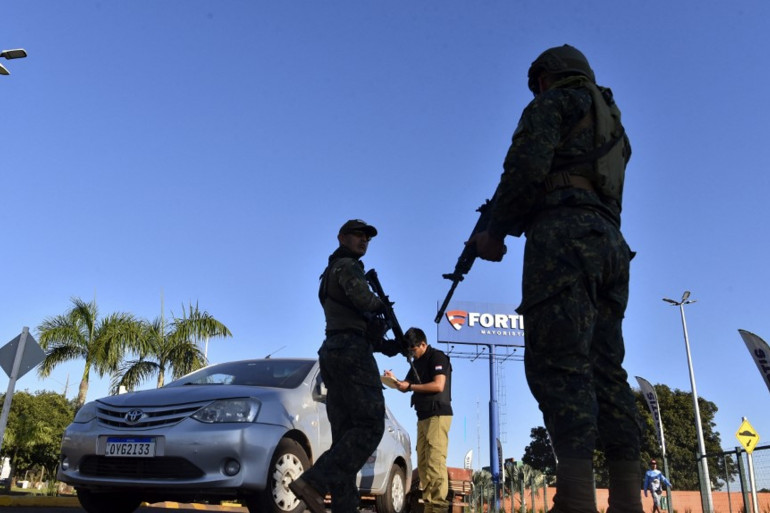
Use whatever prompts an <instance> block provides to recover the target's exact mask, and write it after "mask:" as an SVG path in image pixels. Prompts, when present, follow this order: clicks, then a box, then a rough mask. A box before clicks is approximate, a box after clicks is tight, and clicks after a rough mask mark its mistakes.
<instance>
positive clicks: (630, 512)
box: [607, 461, 644, 513]
mask: <svg viewBox="0 0 770 513" xmlns="http://www.w3.org/2000/svg"><path fill="white" fill-rule="evenodd" d="M607 467H608V469H609V472H610V489H609V495H610V497H609V507H608V508H607V513H644V508H643V507H642V470H641V467H640V466H639V461H608V462H607Z"/></svg>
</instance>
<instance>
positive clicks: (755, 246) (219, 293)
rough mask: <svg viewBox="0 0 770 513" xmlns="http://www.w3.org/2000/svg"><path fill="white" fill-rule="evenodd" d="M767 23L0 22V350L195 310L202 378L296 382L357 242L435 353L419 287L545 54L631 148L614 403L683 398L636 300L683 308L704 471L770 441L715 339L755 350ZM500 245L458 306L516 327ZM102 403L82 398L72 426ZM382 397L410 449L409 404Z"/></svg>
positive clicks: (250, 4)
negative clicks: (202, 324) (129, 319)
mask: <svg viewBox="0 0 770 513" xmlns="http://www.w3.org/2000/svg"><path fill="white" fill-rule="evenodd" d="M769 16H770V4H768V3H767V2H762V1H759V0H755V1H747V0H735V1H733V2H729V3H727V2H716V1H711V0H707V1H702V2H692V1H682V2H663V1H659V0H653V1H647V2H641V1H630V2H600V1H596V0H586V1H583V2H568V1H540V2H535V1H520V2H510V1H507V2H504V1H498V0H491V1H488V2H470V1H458V0H445V1H440V2H439V1H437V0H426V1H422V2H406V1H392V2H375V1H371V0H370V1H356V2H352V1H349V2H340V1H336V2H335V1H327V2H320V1H304V0H302V1H299V0H298V1H283V2H277V1H272V2H268V1H265V2H254V1H245V0H242V1H236V0H228V1H225V2H223V1H214V0H209V1H199V0H185V1H180V0H168V1H164V2H152V1H147V0H137V1H133V2H102V1H98V2H97V1H90V0H79V1H74V0H55V1H54V0H38V1H36V2H13V3H11V4H9V5H6V6H5V9H4V13H3V18H2V21H1V23H2V31H1V32H0V47H2V49H8V48H17V47H23V48H25V49H26V50H27V52H28V53H29V57H28V58H27V59H24V60H14V61H5V60H3V64H4V65H5V66H6V67H7V68H8V69H9V70H10V71H11V73H12V74H11V75H10V76H2V77H0V92H2V107H1V110H0V112H1V114H0V115H1V118H0V119H2V127H1V128H0V159H1V160H0V180H1V182H0V190H2V192H3V209H2V220H3V223H2V226H3V228H2V234H3V239H4V240H5V241H6V243H5V248H4V251H2V252H1V253H0V269H2V272H1V273H0V290H2V291H3V294H2V296H0V332H2V333H4V334H5V335H0V339H2V337H3V336H4V337H5V339H6V340H11V339H12V338H13V337H14V336H16V335H17V334H18V333H20V331H21V329H22V327H23V326H29V327H30V328H31V329H32V331H33V334H34V329H35V327H36V326H37V325H38V324H39V323H40V322H41V321H42V320H43V319H44V318H45V317H46V316H51V315H57V314H60V313H63V312H64V311H65V310H67V308H69V306H70V305H71V303H70V298H71V297H73V296H77V297H81V298H83V299H86V300H90V299H93V298H95V299H96V301H97V303H98V305H99V307H100V309H101V312H102V313H103V314H108V313H111V312H115V311H127V312H131V313H134V314H136V315H138V316H140V317H144V318H148V319H151V318H153V317H156V316H158V315H159V314H160V311H161V298H162V300H163V301H164V303H165V310H166V314H168V313H169V312H170V311H172V312H174V313H177V314H179V313H181V310H182V305H183V304H187V303H189V302H190V301H192V302H193V303H194V302H196V301H197V302H198V303H199V305H200V307H201V308H202V309H204V310H207V311H209V312H210V313H211V314H213V315H215V316H216V317H217V318H219V319H220V320H222V321H223V322H224V323H225V324H227V326H228V327H229V328H230V329H231V330H232V332H233V333H234V335H235V336H234V338H233V339H230V340H224V341H222V340H214V341H212V342H211V344H210V346H209V357H210V360H211V361H212V362H220V361H226V360H232V359H241V358H249V357H261V356H264V355H266V354H268V353H272V352H276V355H277V356H310V355H314V354H315V352H316V350H317V348H318V347H319V345H320V343H321V340H322V337H323V327H324V323H323V316H322V312H321V309H320V306H319V305H318V299H317V295H316V292H317V284H318V276H319V274H320V273H321V271H322V270H323V268H324V266H325V264H326V259H327V256H328V254H329V253H330V252H331V251H333V250H334V248H335V247H336V239H335V236H336V233H337V230H338V228H339V226H340V225H341V224H342V223H343V222H344V221H345V220H347V219H350V218H362V219H365V220H366V221H368V222H370V223H372V224H374V225H375V226H376V227H377V228H378V229H379V231H380V235H379V236H378V237H377V238H375V239H374V240H373V241H372V244H371V246H370V250H369V253H368V254H367V255H366V257H365V259H364V261H365V263H366V265H367V267H374V268H376V269H377V271H378V274H379V277H380V279H381V281H382V282H383V286H384V287H385V290H386V291H387V292H388V293H389V294H390V296H391V298H392V299H393V300H395V301H396V305H395V310H396V313H397V314H398V315H399V318H400V321H401V324H402V325H403V326H404V327H405V328H406V327H408V326H412V325H415V326H420V327H422V328H423V329H425V330H426V331H427V332H428V333H435V328H434V326H435V325H434V324H433V317H434V315H435V312H436V308H437V302H438V301H440V300H441V299H443V296H444V294H445V293H446V291H447V287H448V285H449V282H447V281H445V280H443V279H442V278H441V274H442V273H445V272H449V271H451V270H452V269H453V267H454V264H455V261H456V258H457V256H458V254H459V252H460V250H461V248H462V243H463V241H464V240H466V238H467V236H468V234H469V232H470V230H471V228H472V227H473V225H474V224H475V222H476V213H475V212H474V211H475V209H476V208H477V207H478V206H479V205H480V204H481V203H482V202H483V201H484V200H485V199H486V198H488V197H489V196H490V195H491V194H492V192H493V190H494V188H495V186H496V184H497V181H498V179H499V175H500V172H501V163H502V160H503V157H504V155H505V152H506V150H507V148H508V145H509V142H510V137H511V134H512V132H513V130H514V128H515V126H516V123H517V121H518V117H519V115H520V112H521V110H522V109H523V108H524V107H525V106H526V104H527V103H528V102H529V101H530V100H531V98H532V96H531V94H530V93H529V91H528V90H527V85H526V72H527V69H528V67H529V64H530V63H531V62H532V60H534V59H535V57H537V55H538V54H539V53H540V52H542V51H543V50H544V49H546V48H548V47H551V46H556V45H561V44H564V43H570V44H573V45H575V46H577V47H578V48H579V49H581V50H582V51H583V52H584V53H585V54H586V55H587V56H588V58H589V60H590V62H591V65H592V67H593V69H594V71H595V72H596V77H597V81H598V82H599V83H600V84H602V85H605V86H609V87H611V88H612V90H613V91H614V93H615V98H616V100H617V102H618V105H619V106H620V108H621V110H622V112H623V120H624V124H625V126H626V130H627V133H628V134H629V136H630V138H631V142H632V146H633V157H632V159H631V162H630V165H629V168H628V170H627V181H626V191H625V204H624V213H623V215H624V217H623V231H624V233H625V235H626V238H627V240H628V241H629V244H630V245H631V247H632V249H634V250H636V251H637V252H638V255H637V257H636V258H635V259H634V261H633V266H632V279H631V298H630V304H629V308H628V311H627V317H626V321H625V338H626V345H627V359H626V368H627V370H628V372H629V375H630V382H631V384H632V386H634V387H637V383H636V380H635V379H634V376H642V377H644V378H646V379H647V380H649V381H650V382H651V383H653V384H659V383H662V384H666V385H668V386H669V387H671V388H678V389H682V390H686V391H689V390H690V381H689V375H688V371H687V360H686V356H685V349H684V341H683V336H682V326H681V321H680V317H679V312H678V310H677V309H676V308H675V307H672V306H670V305H668V304H666V303H664V302H662V301H661V298H663V297H670V298H673V299H678V298H680V297H681V294H682V292H683V291H684V290H691V291H692V298H693V299H696V300H697V302H696V303H695V304H692V305H689V306H687V307H686V315H687V323H688V328H689V334H690V342H691V348H692V360H693V364H694V369H695V376H696V381H697V387H698V393H699V395H701V396H702V397H704V398H706V399H708V400H710V401H713V402H715V403H716V404H717V406H718V408H719V412H718V414H717V417H716V430H717V431H719V432H720V434H721V438H722V445H723V447H725V448H733V447H735V446H737V445H738V441H737V440H736V438H735V436H734V434H735V432H736V431H737V429H738V427H739V425H740V423H741V417H744V416H745V417H747V418H748V419H749V421H750V422H751V423H752V425H753V426H754V428H755V429H756V430H757V432H758V433H759V435H760V437H762V438H763V439H764V440H770V409H768V408H767V401H768V395H767V393H768V391H767V389H766V387H765V385H764V383H763V381H762V379H761V376H760V374H759V372H758V371H757V369H756V367H755V366H754V363H753V362H752V360H751V358H750V356H749V354H748V351H747V350H746V348H745V346H744V345H743V342H742V340H741V339H740V336H739V335H738V331H737V330H738V329H739V328H742V329H746V330H749V331H752V332H754V333H756V334H758V335H760V336H762V337H765V338H768V339H770V316H768V304H767V294H766V291H767V288H768V283H769V282H770V267H769V266H767V265H766V255H767V254H768V243H769V242H770V241H769V240H768V230H767V229H766V227H765V225H764V222H766V213H767V198H768V197H770V194H769V193H770V177H769V176H768V174H767V172H766V171H767V169H768V168H769V167H770V166H769V164H770V162H769V161H770V155H769V154H768V152H767V151H766V142H765V138H766V136H767V122H766V120H767V118H768V113H769V112H770V95H768V94H767V92H766V84H767V82H768V70H767V65H766V61H767V56H766V52H765V48H764V47H765V46H766V42H767V36H766V35H765V36H762V35H761V34H766V28H767V27H766V24H767V20H768V19H769ZM523 243H524V241H523V240H518V239H510V240H508V241H507V244H508V247H509V250H508V254H507V256H506V258H505V260H504V261H503V262H502V263H499V264H494V263H488V262H477V263H476V264H475V265H474V267H473V270H472V272H471V274H470V275H469V276H468V277H467V278H466V280H465V281H464V282H462V283H461V284H460V286H459V288H458V290H457V292H456V294H455V298H456V299H457V300H462V301H478V302H487V303H500V304H513V305H516V304H518V301H519V300H520V275H521V257H522V251H523ZM432 338H434V337H432ZM378 361H379V362H380V365H381V369H383V370H384V369H385V368H389V369H393V370H394V372H396V374H399V375H403V374H405V373H406V363H405V362H404V361H403V360H402V359H392V360H389V359H387V358H385V357H381V356H378ZM454 363H455V373H454V376H455V379H454V390H453V393H454V408H455V418H454V422H453V427H452V430H451V433H450V454H449V464H450V465H455V466H460V465H462V459H463V456H464V454H465V453H466V452H467V451H468V450H469V449H473V451H474V453H475V454H476V457H475V458H474V460H475V461H474V466H475V467H478V465H479V463H481V464H484V465H486V464H488V462H489V454H488V452H489V451H488V441H487V435H486V433H487V429H488V427H487V426H488V422H487V411H488V400H489V386H488V381H487V376H488V365H487V363H486V361H482V360H477V361H475V362H470V361H468V360H461V359H457V360H456V361H455V362H454ZM522 365H523V364H522V363H521V362H515V361H512V362H507V363H505V364H504V365H502V366H501V369H502V374H503V375H502V379H503V385H504V388H505V391H506V393H505V402H504V403H502V404H501V408H503V409H504V410H505V412H504V414H503V415H502V419H503V420H504V425H503V426H502V430H501V431H502V434H503V447H504V453H505V456H506V457H509V456H514V457H516V458H517V459H518V458H520V457H521V455H522V454H523V451H524V447H525V446H526V445H527V444H528V443H529V441H530V439H529V433H530V429H531V428H532V427H535V426H539V425H541V424H542V419H541V416H540V413H539V411H538V410H537V405H536V404H535V402H534V401H533V400H532V398H531V395H530V393H529V390H528V388H527V386H526V382H525V380H524V376H523V367H522ZM81 371H82V365H80V364H79V363H78V364H72V365H68V366H64V367H62V368H60V369H58V370H57V371H56V372H55V373H54V374H53V376H52V378H50V379H47V380H43V381H40V380H38V379H37V378H36V376H35V375H34V374H29V375H27V376H25V377H23V378H21V379H20V380H19V382H18V388H19V389H25V388H26V389H29V390H31V391H34V390H37V389H42V388H45V389H53V390H58V391H61V390H62V389H63V385H64V383H65V382H66V381H67V379H69V390H68V395H69V396H71V397H72V396H74V395H75V393H76V388H77V383H78V381H79V378H80V373H81ZM107 385H108V380H107V378H104V379H102V380H99V379H97V378H94V379H93V380H92V383H91V388H90V391H89V396H88V397H89V399H95V398H97V397H99V396H101V395H104V394H106V390H107ZM152 385H153V383H152V382H148V383H147V384H146V386H147V387H151V386H152ZM6 386H7V378H6V376H5V375H2V376H0V388H2V390H5V387H6ZM386 394H387V395H386V397H387V400H388V403H389V405H390V406H391V408H392V409H393V410H394V412H395V413H396V415H397V416H398V417H399V418H400V419H401V421H402V423H403V424H405V426H407V427H408V428H409V429H410V431H411V432H412V434H413V436H414V433H415V430H416V428H415V423H416V421H415V418H414V414H413V412H412V411H410V410H409V407H408V397H407V396H405V395H403V396H402V395H400V394H398V393H397V392H395V391H392V390H388V391H386ZM760 443H762V441H761V442H760ZM479 452H480V461H479V458H478V456H479Z"/></svg>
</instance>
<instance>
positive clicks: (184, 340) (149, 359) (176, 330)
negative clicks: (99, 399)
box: [112, 303, 232, 393]
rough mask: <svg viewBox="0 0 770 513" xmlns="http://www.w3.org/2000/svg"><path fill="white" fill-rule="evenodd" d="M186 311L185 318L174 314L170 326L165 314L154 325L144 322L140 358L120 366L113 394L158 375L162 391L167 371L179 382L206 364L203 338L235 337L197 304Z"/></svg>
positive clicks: (131, 388)
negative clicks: (201, 345) (182, 377)
mask: <svg viewBox="0 0 770 513" xmlns="http://www.w3.org/2000/svg"><path fill="white" fill-rule="evenodd" d="M182 311H183V314H182V317H175V316H174V315H173V313H172V321H171V323H170V324H167V323H166V320H165V319H164V317H163V315H162V314H161V316H160V317H158V318H156V319H155V320H153V321H152V322H145V323H143V326H144V329H143V335H142V339H141V343H140V344H139V348H140V349H139V351H137V353H138V359H136V360H130V361H126V362H124V363H122V364H121V365H120V367H119V369H118V371H117V373H116V374H115V375H114V377H113V380H112V392H113V393H117V392H118V391H119V390H120V387H121V386H122V387H125V388H126V389H127V390H134V389H135V388H136V387H137V386H139V385H140V384H141V383H142V382H143V381H145V380H147V379H149V378H150V377H152V376H153V375H155V374H157V376H158V380H157V387H158V388H160V387H162V386H163V384H164V383H165V379H166V373H167V372H170V373H171V377H172V379H176V378H179V377H181V376H184V375H185V374H188V373H190V372H192V371H194V370H196V369H199V368H201V367H203V366H204V365H205V364H206V355H205V354H204V352H203V351H201V348H200V347H199V345H198V344H199V342H200V340H201V339H205V340H206V341H208V339H209V338H211V337H232V333H230V330H229V329H228V328H227V326H225V325H224V324H222V323H221V322H220V321H218V320H216V319H215V318H214V317H213V316H211V315H210V314H209V313H208V312H201V311H200V310H199V309H198V305H197V303H196V305H195V307H193V306H192V304H190V307H189V312H185V310H184V307H183V310H182Z"/></svg>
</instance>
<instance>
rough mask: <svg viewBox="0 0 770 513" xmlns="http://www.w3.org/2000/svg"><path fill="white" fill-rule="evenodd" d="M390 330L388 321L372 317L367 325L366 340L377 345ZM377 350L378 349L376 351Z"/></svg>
mask: <svg viewBox="0 0 770 513" xmlns="http://www.w3.org/2000/svg"><path fill="white" fill-rule="evenodd" d="M389 329H390V327H389V326H388V323H387V321H385V319H383V318H382V317H372V318H371V319H369V322H368V323H367V324H366V338H368V339H369V340H371V342H372V344H376V343H377V342H378V341H381V340H382V339H384V338H385V333H387V331H388V330H389ZM375 350H376V349H375Z"/></svg>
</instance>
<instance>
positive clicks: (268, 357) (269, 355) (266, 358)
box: [265, 346, 286, 360]
mask: <svg viewBox="0 0 770 513" xmlns="http://www.w3.org/2000/svg"><path fill="white" fill-rule="evenodd" d="M284 347H286V346H283V347H279V348H278V349H276V350H275V351H273V352H272V353H270V354H268V355H267V356H265V360H269V359H270V357H271V356H273V355H274V354H275V353H277V352H278V351H280V350H281V349H283V348H284Z"/></svg>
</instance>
